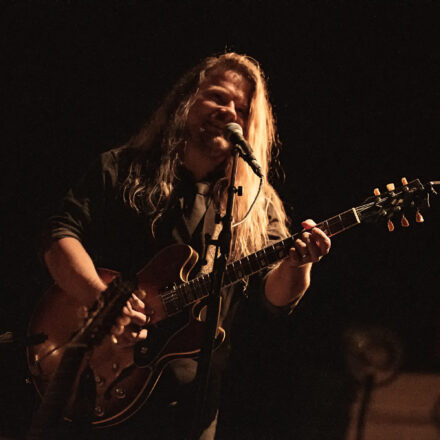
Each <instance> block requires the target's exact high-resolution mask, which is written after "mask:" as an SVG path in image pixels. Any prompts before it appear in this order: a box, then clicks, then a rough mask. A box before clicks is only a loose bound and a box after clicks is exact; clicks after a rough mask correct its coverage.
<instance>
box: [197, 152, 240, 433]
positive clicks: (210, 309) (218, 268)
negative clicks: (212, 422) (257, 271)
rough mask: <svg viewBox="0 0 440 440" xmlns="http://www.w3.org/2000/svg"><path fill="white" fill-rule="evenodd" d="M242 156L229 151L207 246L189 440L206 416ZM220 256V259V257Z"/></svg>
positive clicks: (198, 429)
mask: <svg viewBox="0 0 440 440" xmlns="http://www.w3.org/2000/svg"><path fill="white" fill-rule="evenodd" d="M240 154H241V149H240V147H239V146H237V145H235V146H234V147H233V148H232V169H231V177H230V180H229V187H228V198H227V202H226V213H225V215H224V216H223V217H222V218H221V222H222V224H223V227H222V230H221V232H220V234H219V236H218V239H217V240H210V241H209V243H207V246H208V245H209V244H215V245H216V250H215V260H214V267H213V278H212V284H211V289H210V292H209V295H208V297H207V310H206V332H205V337H204V341H203V346H202V349H201V352H200V357H199V362H198V367H197V375H196V385H197V394H196V405H195V413H194V414H195V415H194V421H193V426H192V429H191V435H190V437H189V438H190V439H191V440H197V439H198V438H199V436H200V434H201V432H200V426H201V423H202V420H203V416H204V414H205V405H206V395H207V392H208V388H209V377H210V373H211V363H212V353H213V350H214V345H215V338H216V333H217V327H218V319H219V316H220V306H221V299H222V298H221V295H220V292H221V288H222V285H223V275H224V273H225V269H226V263H227V261H228V257H229V251H230V247H231V238H232V209H233V207H234V195H235V194H236V193H237V192H239V189H237V188H236V187H235V177H236V174H237V162H238V156H239V155H240ZM219 252H220V255H219Z"/></svg>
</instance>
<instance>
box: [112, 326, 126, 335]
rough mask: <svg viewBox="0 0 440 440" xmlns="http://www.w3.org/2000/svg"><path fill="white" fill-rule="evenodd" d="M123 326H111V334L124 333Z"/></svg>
mask: <svg viewBox="0 0 440 440" xmlns="http://www.w3.org/2000/svg"><path fill="white" fill-rule="evenodd" d="M124 329H125V326H123V325H114V326H113V327H112V328H111V333H112V335H113V336H121V335H122V333H124Z"/></svg>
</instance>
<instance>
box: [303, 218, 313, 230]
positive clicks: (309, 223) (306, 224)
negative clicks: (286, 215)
mask: <svg viewBox="0 0 440 440" xmlns="http://www.w3.org/2000/svg"><path fill="white" fill-rule="evenodd" d="M301 225H302V227H303V228H304V229H305V230H309V229H313V228H314V227H315V226H316V223H315V221H314V220H312V219H311V218H308V219H307V220H304V221H303V222H301Z"/></svg>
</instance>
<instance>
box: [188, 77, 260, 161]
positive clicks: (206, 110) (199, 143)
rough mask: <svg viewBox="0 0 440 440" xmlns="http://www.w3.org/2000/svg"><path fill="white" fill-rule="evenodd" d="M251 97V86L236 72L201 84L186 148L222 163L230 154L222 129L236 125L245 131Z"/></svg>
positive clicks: (190, 118)
mask: <svg viewBox="0 0 440 440" xmlns="http://www.w3.org/2000/svg"><path fill="white" fill-rule="evenodd" d="M250 95H251V84H250V82H249V81H248V80H247V79H246V78H245V77H244V76H243V75H242V74H240V73H238V72H236V71H235V70H218V71H214V72H212V73H210V74H209V75H208V76H207V78H206V79H205V81H204V82H203V83H202V84H201V86H200V89H199V91H198V93H197V95H196V99H195V102H194V104H193V105H192V107H191V108H190V110H189V113H188V119H187V130H188V132H189V141H188V144H187V148H195V149H198V151H199V154H201V155H202V157H206V158H208V159H210V160H214V161H216V162H217V163H220V162H222V161H223V160H224V159H225V158H226V157H227V156H228V155H229V154H230V149H231V146H230V143H229V142H228V141H226V140H225V139H224V138H223V136H222V131H223V127H224V126H225V125H226V124H228V123H229V122H236V123H237V124H239V125H241V127H243V129H244V130H245V128H246V125H247V118H248V113H249V101H250Z"/></svg>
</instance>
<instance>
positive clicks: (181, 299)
mask: <svg viewBox="0 0 440 440" xmlns="http://www.w3.org/2000/svg"><path fill="white" fill-rule="evenodd" d="M359 223H360V220H359V217H358V215H357V213H356V210H355V209H354V208H352V209H349V210H348V211H345V212H343V213H341V214H339V215H336V216H334V217H331V218H329V219H327V220H324V221H323V222H321V223H320V224H318V225H317V227H318V228H320V229H321V230H323V231H324V232H325V233H326V234H327V235H329V236H333V235H335V234H338V233H340V232H342V231H345V230H346V229H348V228H351V227H352V226H354V225H356V224H359ZM298 236H299V234H295V235H293V236H290V237H287V238H285V239H284V240H280V241H278V242H276V243H273V244H272V245H269V246H267V247H265V248H263V249H260V250H259V251H258V252H255V253H253V254H250V255H247V256H245V257H243V258H241V259H240V260H237V261H234V262H232V263H230V264H228V265H227V266H226V270H225V273H224V275H223V283H222V286H223V287H225V286H229V285H231V284H235V283H236V282H237V281H239V280H241V279H243V278H244V277H246V276H249V275H252V274H254V273H256V272H259V271H260V270H261V269H263V268H265V267H267V266H270V265H271V264H273V263H276V262H277V261H279V260H282V259H283V258H285V257H286V256H287V255H288V254H289V249H290V248H291V247H292V246H293V242H294V240H296V239H297V237H298ZM211 283H212V272H211V273H210V274H203V275H199V276H198V277H196V278H193V279H192V280H190V281H188V282H187V283H184V284H181V285H180V286H178V287H177V288H176V289H174V290H171V291H168V292H164V294H163V295H162V301H163V303H164V307H165V309H166V311H167V314H168V315H169V316H170V315H173V314H175V313H178V312H180V311H181V310H183V309H184V308H185V307H186V306H188V305H190V304H192V303H194V302H196V301H197V300H199V299H202V298H204V297H205V296H207V295H208V292H209V289H210V287H211Z"/></svg>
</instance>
